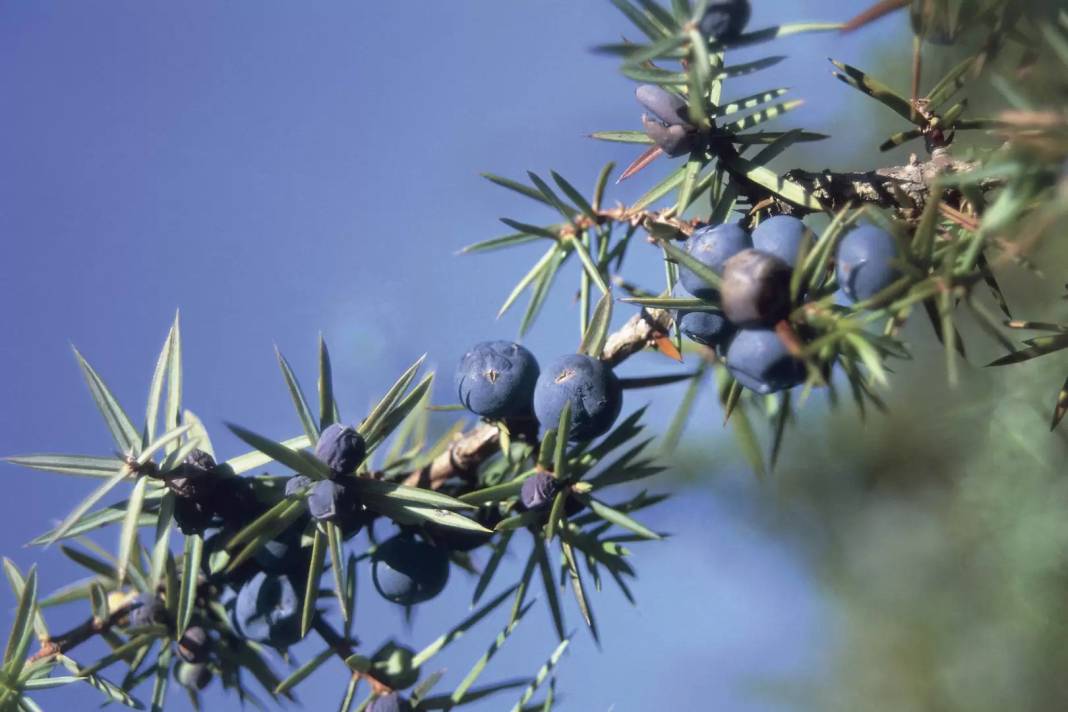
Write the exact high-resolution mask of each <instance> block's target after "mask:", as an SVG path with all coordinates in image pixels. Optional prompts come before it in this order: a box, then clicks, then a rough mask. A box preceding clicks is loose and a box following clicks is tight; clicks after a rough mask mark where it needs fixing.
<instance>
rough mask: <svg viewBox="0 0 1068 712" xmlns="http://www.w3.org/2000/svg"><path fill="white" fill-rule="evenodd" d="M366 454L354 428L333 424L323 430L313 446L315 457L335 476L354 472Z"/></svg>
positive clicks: (361, 437) (365, 447)
mask: <svg viewBox="0 0 1068 712" xmlns="http://www.w3.org/2000/svg"><path fill="white" fill-rule="evenodd" d="M366 454H367V445H366V443H364V440H363V436H362V435H360V434H359V433H358V432H356V429H355V428H350V427H349V426H347V425H342V424H340V423H334V424H332V425H330V426H328V427H327V428H326V429H325V430H323V432H322V434H321V435H319V441H318V442H317V443H316V444H315V456H316V457H317V458H319V459H320V460H322V461H323V462H325V463H326V464H327V466H328V467H329V468H330V470H331V471H332V472H333V473H334V474H335V475H348V474H351V473H353V472H355V471H356V468H357V467H359V466H360V463H361V462H363V458H364V455H366Z"/></svg>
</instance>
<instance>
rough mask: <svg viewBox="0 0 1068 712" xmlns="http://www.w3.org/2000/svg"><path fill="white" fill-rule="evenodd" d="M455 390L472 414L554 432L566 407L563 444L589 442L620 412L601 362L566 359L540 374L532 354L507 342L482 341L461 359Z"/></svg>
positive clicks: (615, 388)
mask: <svg viewBox="0 0 1068 712" xmlns="http://www.w3.org/2000/svg"><path fill="white" fill-rule="evenodd" d="M456 388H457V391H458V395H459V397H460V402H461V403H463V405H464V407H466V408H467V409H468V410H469V411H471V412H472V413H475V414H476V415H481V416H482V417H484V418H488V419H490V420H501V419H505V418H515V419H528V420H529V419H530V418H531V416H534V417H536V418H537V421H538V422H539V423H540V424H541V425H543V426H544V427H546V428H552V427H555V426H556V424H557V423H558V422H559V419H560V414H561V413H562V412H563V410H564V407H565V406H567V405H568V404H570V407H571V426H570V430H569V431H568V434H567V435H568V440H570V441H572V442H583V441H588V440H593V439H594V438H597V437H600V436H601V435H604V434H605V433H607V432H608V431H609V429H610V428H611V427H612V424H613V423H614V422H615V421H616V418H618V417H619V412H620V410H622V408H623V388H622V385H621V384H620V382H619V379H618V378H616V375H615V373H613V372H612V369H611V368H610V367H609V366H607V365H606V364H605V363H604V362H603V361H600V360H598V359H595V358H591V357H589V356H586V355H583V354H568V355H565V356H561V357H560V358H558V359H556V360H555V361H553V362H552V363H551V364H550V365H549V368H548V369H546V370H545V371H544V372H542V371H541V369H540V368H539V366H538V362H537V360H536V359H535V358H534V355H533V354H532V353H530V351H528V350H527V349H525V348H523V347H522V346H520V345H519V344H514V343H512V342H509V341H486V342H483V343H480V344H476V345H475V346H474V347H473V348H472V349H471V350H470V351H468V352H467V353H466V354H464V357H463V358H462V359H461V360H460V365H459V366H458V367H457V369H456Z"/></svg>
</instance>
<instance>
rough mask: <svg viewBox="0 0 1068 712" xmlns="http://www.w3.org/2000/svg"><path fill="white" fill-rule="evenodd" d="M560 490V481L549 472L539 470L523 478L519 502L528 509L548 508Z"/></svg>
mask: <svg viewBox="0 0 1068 712" xmlns="http://www.w3.org/2000/svg"><path fill="white" fill-rule="evenodd" d="M559 491H560V481H559V480H557V479H556V478H555V477H553V476H552V475H550V474H549V473H548V472H541V471H539V472H536V473H534V474H533V475H532V476H530V477H528V478H526V479H525V480H523V486H522V488H521V489H520V490H519V502H520V503H521V504H522V505H523V509H525V510H527V511H530V510H539V509H548V508H549V507H550V506H552V503H553V499H555V498H556V494H557V492H559Z"/></svg>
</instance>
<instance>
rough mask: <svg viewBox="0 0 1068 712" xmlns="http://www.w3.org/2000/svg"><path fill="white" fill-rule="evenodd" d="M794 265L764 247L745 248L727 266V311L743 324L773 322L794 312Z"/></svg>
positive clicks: (724, 276)
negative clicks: (763, 248) (758, 248)
mask: <svg viewBox="0 0 1068 712" xmlns="http://www.w3.org/2000/svg"><path fill="white" fill-rule="evenodd" d="M791 274H792V270H791V269H790V265H788V264H786V263H785V262H783V261H782V260H781V259H779V258H778V257H776V256H775V255H772V254H769V253H767V252H761V251H760V250H753V249H749V250H742V251H741V252H739V253H738V254H736V255H735V256H734V257H732V258H730V259H729V260H727V263H726V264H725V265H724V267H723V284H722V286H721V290H722V292H723V293H722V297H721V299H722V304H723V313H724V314H726V316H727V318H728V319H729V320H730V321H731V322H733V323H734V324H735V325H736V326H739V327H749V326H760V325H771V324H774V323H775V322H777V321H780V320H781V319H784V318H786V316H787V315H788V314H789V313H790V275H791Z"/></svg>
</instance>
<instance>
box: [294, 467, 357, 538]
mask: <svg viewBox="0 0 1068 712" xmlns="http://www.w3.org/2000/svg"><path fill="white" fill-rule="evenodd" d="M308 511H309V512H310V513H311V515H312V517H313V518H315V519H316V520H318V521H320V522H334V523H335V524H337V525H338V527H340V529H341V531H342V533H344V534H345V535H346V536H351V535H353V534H355V533H356V532H358V531H359V530H360V527H362V526H363V524H364V520H365V519H366V515H365V513H364V510H363V506H362V505H361V504H360V501H359V498H358V497H357V496H356V494H355V492H354V490H353V488H351V487H349V486H347V485H346V483H344V482H343V481H342V480H320V481H318V482H316V483H315V484H313V485H312V487H311V492H310V493H309V494H308Z"/></svg>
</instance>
